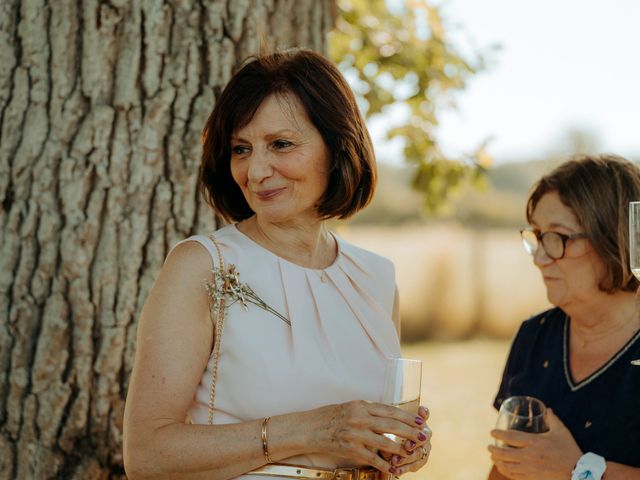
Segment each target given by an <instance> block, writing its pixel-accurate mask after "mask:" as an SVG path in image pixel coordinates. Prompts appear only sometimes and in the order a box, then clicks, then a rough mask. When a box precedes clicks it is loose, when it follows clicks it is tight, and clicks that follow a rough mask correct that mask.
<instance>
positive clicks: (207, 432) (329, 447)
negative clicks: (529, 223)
mask: <svg viewBox="0 0 640 480" xmlns="http://www.w3.org/2000/svg"><path fill="white" fill-rule="evenodd" d="M210 264H211V261H210V259H209V255H208V253H207V252H206V250H204V248H203V247H202V246H201V245H199V244H197V243H195V242H187V243H185V244H182V245H179V246H178V247H176V248H175V249H174V250H173V251H172V253H171V254H170V255H169V257H168V258H167V261H166V262H165V265H164V266H163V268H162V271H161V273H160V276H159V277H158V280H157V281H156V284H155V285H154V287H153V289H152V290H151V292H150V294H149V297H148V299H147V301H146V303H145V306H144V308H143V311H142V314H141V317H140V321H139V324H138V335H137V346H136V358H135V364H134V368H133V372H132V375H131V381H130V385H129V392H128V395H127V402H126V407H125V424H124V459H125V467H126V471H127V474H128V476H129V478H131V479H135V478H181V479H182V478H185V479H186V478H204V477H205V476H206V478H207V479H226V478H232V477H236V476H238V475H241V474H243V473H246V472H248V471H250V470H253V469H255V468H257V467H260V466H262V465H264V464H265V463H266V462H265V459H264V456H263V451H262V441H261V430H262V419H257V420H253V421H248V422H243V423H237V424H232V425H187V424H185V423H184V420H185V416H186V412H187V411H188V409H189V406H190V404H191V401H192V399H193V396H194V392H195V390H196V388H197V386H198V384H199V382H200V378H201V375H202V372H203V371H204V369H205V367H206V364H207V361H208V360H209V356H210V352H211V347H212V337H213V330H212V324H211V320H210V318H209V305H208V300H207V297H206V293H205V291H204V287H203V280H204V279H205V278H209V279H211V274H210V271H209V270H210ZM381 431H384V432H389V433H395V434H397V435H399V436H402V437H405V438H411V439H413V440H414V441H415V442H416V443H418V444H424V443H425V440H420V438H419V437H418V436H419V435H420V434H421V426H420V425H418V424H416V423H415V417H414V416H411V415H409V414H407V413H405V412H403V411H402V410H400V409H398V408H394V407H390V406H386V405H381V404H375V403H368V402H360V401H356V402H349V403H346V404H341V405H330V406H327V407H321V408H319V409H315V410H311V411H307V412H299V413H292V414H288V415H281V416H275V417H273V418H272V419H271V420H270V422H269V425H268V440H269V453H270V456H271V458H272V459H273V460H274V461H278V460H282V459H284V458H287V457H290V456H293V455H299V454H304V453H312V452H324V453H328V454H333V455H336V456H341V457H343V458H350V459H353V460H354V461H356V462H360V463H362V464H364V463H366V464H370V465H373V466H375V467H376V468H378V469H380V470H382V471H389V468H390V464H389V463H388V462H387V461H385V460H384V459H382V458H380V457H379V456H378V455H376V454H374V453H373V452H375V451H377V450H378V449H380V450H387V451H391V452H394V453H397V454H401V453H404V451H403V449H402V447H401V446H399V445H397V444H395V443H394V442H392V441H391V440H389V439H387V438H386V437H384V436H383V435H380V434H378V433H377V432H381Z"/></svg>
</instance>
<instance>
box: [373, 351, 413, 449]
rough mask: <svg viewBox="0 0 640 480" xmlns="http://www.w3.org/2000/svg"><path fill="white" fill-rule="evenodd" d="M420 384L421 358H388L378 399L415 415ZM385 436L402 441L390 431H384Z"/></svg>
mask: <svg viewBox="0 0 640 480" xmlns="http://www.w3.org/2000/svg"><path fill="white" fill-rule="evenodd" d="M421 385H422V360H411V359H408V358H388V359H387V363H386V366H385V375H384V384H383V387H382V396H381V400H380V401H381V402H382V403H386V404H387V405H393V406H396V407H398V408H401V409H402V410H404V411H405V412H408V413H410V414H412V415H415V414H417V413H418V407H419V406H420V388H421ZM385 436H386V437H387V438H390V439H391V440H393V441H396V442H402V441H403V440H402V439H400V438H398V437H397V436H396V435H393V434H391V433H385Z"/></svg>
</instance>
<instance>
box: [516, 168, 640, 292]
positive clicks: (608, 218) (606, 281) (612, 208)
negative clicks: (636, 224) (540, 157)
mask: <svg viewBox="0 0 640 480" xmlns="http://www.w3.org/2000/svg"><path fill="white" fill-rule="evenodd" d="M548 192H557V193H558V195H559V196H560V200H561V201H562V203H563V204H564V205H566V206H567V207H569V208H570V209H571V210H572V211H573V213H574V214H575V216H576V218H577V219H578V221H579V222H580V225H581V226H582V227H583V228H584V231H585V233H586V234H587V236H588V238H589V240H590V241H591V244H592V245H593V247H594V249H595V251H596V253H597V254H598V256H599V257H600V258H601V259H602V261H603V262H604V263H605V265H606V273H605V275H604V276H603V278H602V279H601V280H600V283H599V285H598V287H599V288H600V290H602V291H604V292H608V293H613V292H615V291H617V290H626V291H633V290H636V289H637V288H638V285H639V282H638V280H636V278H635V277H634V276H633V274H632V273H631V270H630V267H629V227H628V225H629V223H628V222H629V202H632V201H637V200H640V169H639V168H638V166H637V165H635V164H633V163H631V162H630V161H628V160H626V159H624V158H622V157H619V156H617V155H576V156H574V157H572V158H571V159H569V160H568V161H567V162H565V163H563V164H562V165H560V166H558V167H557V168H555V169H554V170H553V171H551V172H550V173H548V174H547V175H545V176H543V177H542V178H541V179H540V180H539V181H538V183H537V184H536V185H535V186H534V189H533V192H532V193H531V195H530V196H529V200H528V201H527V221H529V222H531V216H532V214H533V211H534V209H535V208H536V206H537V205H538V202H539V201H540V199H541V198H542V196H543V195H545V194H546V193H548Z"/></svg>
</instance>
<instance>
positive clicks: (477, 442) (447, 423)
mask: <svg viewBox="0 0 640 480" xmlns="http://www.w3.org/2000/svg"><path fill="white" fill-rule="evenodd" d="M508 349H509V342H508V341H504V340H470V341H465V342H452V343H441V342H423V343H419V344H414V345H408V346H404V347H403V355H404V356H405V357H407V358H417V359H421V360H422V361H423V374H422V397H421V398H422V403H423V404H424V405H427V406H428V407H429V409H430V410H431V420H430V421H429V425H430V427H431V429H432V430H433V441H432V445H433V450H432V453H431V457H430V459H429V463H428V464H427V466H426V467H424V468H423V469H422V470H421V471H420V472H418V473H412V474H407V475H406V476H403V479H406V480H476V479H486V478H487V474H488V472H489V470H490V467H491V462H490V459H489V454H488V452H487V449H486V446H487V445H488V444H489V443H490V437H489V431H490V430H491V429H492V428H493V425H494V423H495V420H496V412H495V411H494V410H493V407H492V404H493V398H494V396H495V394H496V391H497V389H498V384H499V382H500V377H501V375H502V369H503V367H504V362H505V360H506V356H507V353H508Z"/></svg>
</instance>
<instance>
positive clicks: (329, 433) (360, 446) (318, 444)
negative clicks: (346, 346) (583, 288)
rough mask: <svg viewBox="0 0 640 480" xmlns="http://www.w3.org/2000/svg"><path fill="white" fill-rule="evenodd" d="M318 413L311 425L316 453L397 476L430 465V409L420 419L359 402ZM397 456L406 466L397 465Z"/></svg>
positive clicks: (382, 406)
mask: <svg viewBox="0 0 640 480" xmlns="http://www.w3.org/2000/svg"><path fill="white" fill-rule="evenodd" d="M316 413H317V415H318V416H317V421H316V422H311V424H312V425H315V426H314V427H313V430H312V438H313V442H314V443H315V448H314V450H317V451H319V452H323V453H328V454H330V455H335V456H337V457H341V458H348V459H349V460H351V461H353V462H354V463H359V464H365V465H371V466H372V467H375V468H377V469H378V470H380V471H381V472H385V473H387V472H388V473H392V474H394V475H398V474H399V472H400V471H401V470H402V471H413V469H416V470H417V469H418V468H419V467H421V466H422V465H423V464H424V463H426V457H427V456H428V454H429V450H430V449H431V445H430V438H431V432H430V431H429V430H428V428H427V429H425V427H426V424H425V421H426V418H428V412H427V411H426V409H423V411H422V412H421V414H420V415H418V416H416V415H411V414H409V413H407V412H405V411H403V410H401V409H399V408H397V407H393V406H390V405H385V404H382V403H373V402H366V401H362V400H357V401H352V402H347V403H343V404H339V405H330V406H327V407H322V408H320V409H318V410H317V411H316ZM385 433H392V434H394V435H397V436H398V437H402V438H405V439H406V442H405V444H401V443H396V442H394V441H393V440H391V439H389V438H387V437H385V436H384V434H385ZM409 441H411V442H413V448H412V449H411V450H412V452H413V453H412V454H410V455H409V456H407V454H408V451H407V449H406V448H405V445H406V444H408V442H409ZM423 447H424V450H423ZM379 451H381V452H388V453H389V454H391V456H389V457H387V458H388V459H385V458H383V457H382V456H380V455H378V452H379ZM423 452H426V455H425V458H421V457H422V456H423ZM393 456H396V457H401V458H402V459H404V460H403V463H402V465H403V466H399V465H400V464H393V463H392V460H393ZM407 460H408V461H407ZM405 469H406V470H405ZM409 469H411V470H409Z"/></svg>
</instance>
